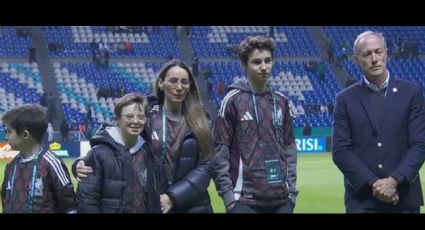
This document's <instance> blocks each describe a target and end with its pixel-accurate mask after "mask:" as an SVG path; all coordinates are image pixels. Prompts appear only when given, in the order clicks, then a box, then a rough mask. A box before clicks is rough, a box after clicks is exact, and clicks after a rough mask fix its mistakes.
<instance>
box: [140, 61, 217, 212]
mask: <svg viewBox="0 0 425 230" xmlns="http://www.w3.org/2000/svg"><path fill="white" fill-rule="evenodd" d="M154 90H155V96H156V98H157V100H158V106H154V107H153V109H152V110H151V111H150V117H149V119H148V122H147V124H146V133H147V135H148V136H149V137H150V139H151V145H152V150H153V152H154V154H155V155H156V156H157V157H159V158H160V160H161V163H162V165H163V168H164V174H165V176H166V178H167V182H168V188H167V190H166V193H164V194H162V195H161V198H160V199H161V209H162V211H163V212H164V213H167V212H169V211H170V210H171V211H172V212H174V213H180V212H189V213H190V212H197V213H199V212H206V213H211V212H212V207H211V201H210V197H209V195H208V190H207V188H208V186H209V182H210V179H211V175H210V174H211V171H210V170H211V169H210V164H211V161H210V160H209V158H210V155H211V154H212V153H213V151H214V149H213V141H212V135H211V129H210V123H209V120H208V118H207V114H206V112H205V111H204V108H203V106H202V103H201V99H200V96H199V91H198V88H197V86H196V83H195V79H194V76H193V73H192V72H191V71H190V68H189V67H188V66H187V65H186V64H185V63H184V62H183V61H181V60H171V61H169V62H167V63H166V64H164V66H163V67H162V69H161V70H160V72H159V75H158V78H157V81H156V83H155V89H154Z"/></svg>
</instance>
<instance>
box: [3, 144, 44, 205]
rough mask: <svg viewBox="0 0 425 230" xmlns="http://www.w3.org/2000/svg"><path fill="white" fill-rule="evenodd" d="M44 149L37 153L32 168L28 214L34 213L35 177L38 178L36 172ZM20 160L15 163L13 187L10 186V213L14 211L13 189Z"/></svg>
mask: <svg viewBox="0 0 425 230" xmlns="http://www.w3.org/2000/svg"><path fill="white" fill-rule="evenodd" d="M42 150H43V149H42V148H40V150H39V151H38V152H37V154H36V155H35V158H34V165H33V166H32V170H31V183H30V188H29V191H28V212H29V213H32V206H33V203H34V193H35V177H36V172H37V167H38V157H39V156H40V153H41V151H42ZM18 162H19V160H18V161H17V162H16V163H15V166H14V167H13V175H12V185H11V186H10V188H11V190H10V195H11V196H10V211H12V208H13V188H14V186H15V176H16V167H17V164H18Z"/></svg>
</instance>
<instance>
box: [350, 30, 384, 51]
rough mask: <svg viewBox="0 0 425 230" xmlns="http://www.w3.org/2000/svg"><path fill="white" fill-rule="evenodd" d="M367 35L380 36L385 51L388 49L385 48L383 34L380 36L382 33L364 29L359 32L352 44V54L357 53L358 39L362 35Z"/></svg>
mask: <svg viewBox="0 0 425 230" xmlns="http://www.w3.org/2000/svg"><path fill="white" fill-rule="evenodd" d="M369 35H373V36H376V37H378V38H380V39H381V40H382V41H383V43H384V48H385V51H387V50H388V49H387V42H386V41H385V38H384V36H382V33H378V32H374V31H371V30H366V31H364V32H363V33H361V34H359V35H358V36H357V38H356V40H355V41H354V45H353V54H354V55H357V44H358V43H359V41H360V39H362V38H363V37H366V36H369Z"/></svg>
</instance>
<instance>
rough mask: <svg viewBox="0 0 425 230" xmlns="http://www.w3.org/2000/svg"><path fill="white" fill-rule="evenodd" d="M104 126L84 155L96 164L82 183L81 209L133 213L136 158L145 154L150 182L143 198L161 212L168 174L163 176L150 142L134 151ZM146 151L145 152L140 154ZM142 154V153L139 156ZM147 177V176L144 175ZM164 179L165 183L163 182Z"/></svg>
mask: <svg viewBox="0 0 425 230" xmlns="http://www.w3.org/2000/svg"><path fill="white" fill-rule="evenodd" d="M105 128H106V127H102V128H100V129H99V130H98V131H97V133H96V135H95V136H94V137H93V138H92V139H90V145H91V146H92V149H91V150H90V151H89V153H88V154H87V156H86V157H85V158H84V161H85V164H86V165H87V166H91V167H92V168H93V173H90V174H88V175H87V177H86V178H84V179H83V180H82V181H81V182H80V183H79V185H78V189H77V204H78V206H77V212H78V213H99V212H100V213H131V212H134V208H133V204H134V200H133V199H137V198H135V196H133V195H134V192H135V191H134V186H135V185H134V183H135V181H139V180H137V179H136V180H135V179H134V178H135V177H134V176H133V175H134V174H133V171H132V170H133V165H132V161H135V160H137V159H136V157H137V158H138V159H140V158H139V157H143V158H142V159H143V161H142V166H141V167H145V168H146V172H147V174H146V175H147V176H146V182H144V183H146V185H145V186H142V192H143V195H142V196H141V197H143V200H142V201H141V202H142V203H143V205H144V207H145V209H146V211H145V212H148V213H160V212H161V211H160V205H159V194H161V193H163V191H162V190H161V188H163V187H164V181H165V180H164V178H162V179H161V176H160V175H162V172H161V168H160V167H158V165H160V164H158V163H156V162H155V158H154V157H153V155H152V154H151V151H150V150H149V148H148V145H147V144H144V145H143V147H142V149H140V150H138V151H137V152H136V153H135V154H133V155H131V154H130V153H129V152H128V150H126V149H125V147H124V146H123V145H120V144H118V143H116V142H115V141H114V139H113V138H112V137H111V136H110V135H109V133H108V132H107V131H106V130H105ZM139 154H143V155H144V156H140V155H139ZM138 155H139V156H138ZM142 180H143V179H142ZM161 183H162V184H161Z"/></svg>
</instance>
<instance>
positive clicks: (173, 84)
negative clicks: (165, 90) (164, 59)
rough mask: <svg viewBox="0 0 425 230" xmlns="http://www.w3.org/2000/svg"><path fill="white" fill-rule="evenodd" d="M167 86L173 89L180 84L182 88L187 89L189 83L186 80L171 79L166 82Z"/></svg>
mask: <svg viewBox="0 0 425 230" xmlns="http://www.w3.org/2000/svg"><path fill="white" fill-rule="evenodd" d="M166 82H167V83H168V84H169V85H171V86H173V87H177V85H178V84H179V82H180V84H181V85H182V87H185V88H186V87H189V85H190V83H191V82H190V81H189V80H188V79H181V80H179V79H178V78H171V79H169V80H168V81H166Z"/></svg>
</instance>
